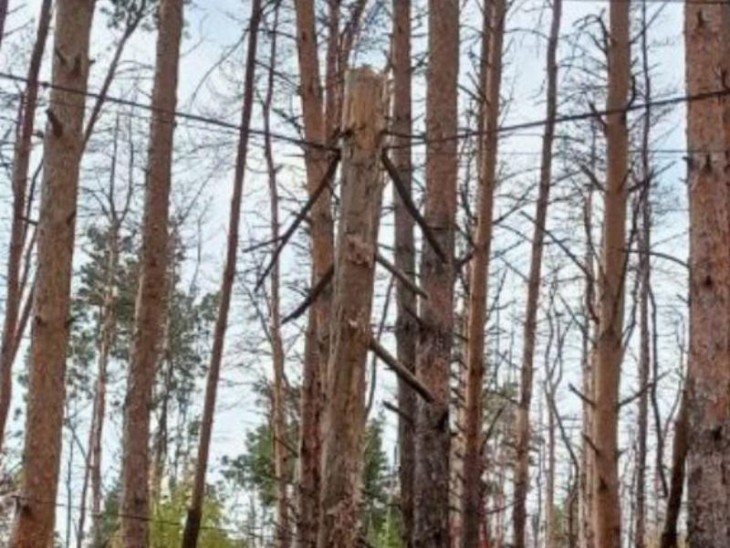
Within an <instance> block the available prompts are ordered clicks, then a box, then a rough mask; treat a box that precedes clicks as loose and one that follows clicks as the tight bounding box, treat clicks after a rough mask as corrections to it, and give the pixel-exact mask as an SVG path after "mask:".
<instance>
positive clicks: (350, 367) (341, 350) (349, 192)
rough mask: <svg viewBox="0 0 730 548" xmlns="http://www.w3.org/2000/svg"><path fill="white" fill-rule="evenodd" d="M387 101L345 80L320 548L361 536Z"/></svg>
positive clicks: (366, 85)
mask: <svg viewBox="0 0 730 548" xmlns="http://www.w3.org/2000/svg"><path fill="white" fill-rule="evenodd" d="M384 94H385V80H384V78H383V77H382V76H381V75H379V74H377V73H375V72H373V71H372V70H370V69H367V68H365V69H357V70H353V71H351V72H349V73H348V76H347V80H346V95H345V103H344V106H343V119H342V127H343V130H344V131H343V136H344V138H343V147H342V148H343V153H342V157H343V165H342V175H343V177H342V217H341V221H340V226H339V230H338V236H337V257H336V262H335V277H334V299H333V309H332V319H333V323H332V340H331V342H332V345H331V350H330V357H329V366H328V369H327V371H328V376H327V391H326V393H327V400H326V401H327V404H326V408H325V413H324V421H323V434H324V445H323V448H322V449H323V450H322V463H323V469H322V477H323V482H322V495H321V509H320V513H321V514H320V515H321V517H322V523H321V527H320V529H319V536H318V541H317V546H318V547H319V548H336V547H341V546H355V545H356V544H357V539H358V537H359V532H360V531H359V527H358V515H359V499H360V496H359V493H360V490H361V487H360V482H361V479H360V474H361V469H362V447H361V445H362V434H363V430H364V426H365V367H366V361H367V351H368V348H369V346H370V339H371V332H370V315H371V309H372V301H373V285H374V280H375V251H376V248H377V237H378V224H379V222H380V205H381V199H382V190H383V178H382V176H381V169H380V155H381V150H382V146H383V137H384V132H385V102H384V101H385V95H384Z"/></svg>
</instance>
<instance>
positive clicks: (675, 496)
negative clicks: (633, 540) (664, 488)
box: [661, 391, 688, 548]
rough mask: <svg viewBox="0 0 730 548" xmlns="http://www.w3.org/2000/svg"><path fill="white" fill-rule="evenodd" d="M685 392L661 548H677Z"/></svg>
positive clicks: (685, 434) (684, 455) (676, 430)
mask: <svg viewBox="0 0 730 548" xmlns="http://www.w3.org/2000/svg"><path fill="white" fill-rule="evenodd" d="M687 438H688V432H687V392H686V391H685V392H683V393H682V402H681V403H680V405H679V415H678V416H677V420H676V422H675V426H674V443H673V447H672V479H671V482H670V484H669V497H668V498H667V514H666V516H665V518H664V531H663V532H662V540H661V548H677V522H678V521H679V513H680V511H681V509H682V491H683V490H684V477H685V475H684V467H685V459H686V458H687V449H688V448H687Z"/></svg>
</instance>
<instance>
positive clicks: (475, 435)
mask: <svg viewBox="0 0 730 548" xmlns="http://www.w3.org/2000/svg"><path fill="white" fill-rule="evenodd" d="M490 7H491V10H492V11H491V13H490V18H489V20H490V22H491V25H490V28H489V29H488V30H487V29H485V31H484V39H488V40H489V46H488V47H486V48H485V49H486V51H488V52H489V62H488V63H487V67H488V68H487V71H486V74H485V77H486V78H485V82H484V84H483V85H484V89H485V90H486V103H485V105H484V111H483V112H484V118H483V120H481V121H480V123H481V127H480V129H481V130H482V131H483V132H484V140H483V145H482V154H481V166H480V174H479V189H478V198H477V200H478V205H477V208H478V209H477V227H476V233H475V234H474V252H473V256H472V262H471V272H470V278H469V281H470V288H469V289H470V291H469V309H468V311H469V324H468V327H467V341H468V343H467V344H468V346H467V352H466V359H467V373H466V375H467V377H466V444H465V450H464V492H463V496H462V501H461V516H462V522H463V525H462V527H463V531H462V538H461V546H463V547H464V548H469V547H471V546H478V544H479V524H480V523H481V520H482V518H483V517H484V512H483V508H482V506H483V500H482V495H483V483H482V472H483V470H482V460H483V459H482V457H483V455H482V446H483V443H482V407H483V401H482V391H483V384H484V354H485V345H484V336H485V325H486V320H487V293H488V286H489V265H490V252H491V246H492V217H493V205H494V189H495V186H496V182H497V180H496V178H497V146H498V134H497V129H498V127H499V111H500V90H501V84H502V44H503V41H504V26H505V19H506V11H507V6H506V2H504V1H503V0H495V2H493V3H491V4H490Z"/></svg>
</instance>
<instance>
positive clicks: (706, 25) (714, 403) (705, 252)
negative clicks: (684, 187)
mask: <svg viewBox="0 0 730 548" xmlns="http://www.w3.org/2000/svg"><path fill="white" fill-rule="evenodd" d="M722 11H723V8H722V7H721V6H720V5H700V4H696V3H692V2H687V3H686V4H685V37H686V40H685V44H686V49H687V51H686V58H687V63H686V71H687V93H689V94H697V93H705V92H712V91H715V90H717V89H722V87H723V85H724V82H723V81H722V80H721V78H720V77H719V75H720V69H721V68H722V67H723V65H724V60H723V59H722V54H723V52H724V47H723V46H724V44H723V40H724V35H725V31H724V29H723V28H722V27H723V24H724V23H725V21H723V14H722ZM722 103H723V101H714V100H709V101H697V102H694V103H690V104H689V105H688V108H687V141H688V148H689V151H690V155H689V163H688V165H689V200H690V357H689V372H688V379H687V413H688V435H689V439H688V443H689V452H688V454H687V478H688V518H689V519H688V535H689V538H688V540H689V544H690V545H691V546H707V547H719V546H729V545H730V528H728V526H727V516H728V515H730V483H728V481H727V478H726V476H725V472H723V471H724V470H727V469H728V467H730V441H729V440H730V414H729V412H728V410H729V409H730V394H729V393H728V390H727V387H728V386H729V385H730V368H728V365H727V364H728V361H730V356H729V350H730V349H729V348H728V342H727V335H726V334H727V329H728V317H729V313H730V302H729V299H730V296H729V295H728V283H729V282H730V255H729V254H728V250H729V249H730V248H729V247H728V228H729V227H728V222H727V211H728V204H729V201H728V192H727V188H726V181H727V172H726V170H727V160H726V157H725V155H724V154H721V153H719V152H716V151H720V150H723V149H724V148H725V147H726V146H727V145H726V142H727V136H725V135H724V134H723V131H722V129H721V128H719V127H718V123H717V120H718V119H722V116H723V114H724V112H723V110H724V108H723V106H724V105H723V104H722Z"/></svg>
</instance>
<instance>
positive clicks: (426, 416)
mask: <svg viewBox="0 0 730 548" xmlns="http://www.w3.org/2000/svg"><path fill="white" fill-rule="evenodd" d="M428 5H429V9H428V18H429V35H428V49H429V55H430V62H429V67H428V74H427V82H428V89H427V93H426V95H427V97H426V130H427V134H428V136H429V144H428V145H427V147H426V211H425V219H426V222H427V223H428V225H429V227H430V228H431V230H432V231H433V233H434V235H435V238H436V239H437V241H438V244H439V246H440V248H441V250H442V251H443V252H444V253H445V254H446V256H445V257H439V254H438V253H437V252H436V250H435V249H434V248H433V247H432V246H430V245H425V246H424V248H423V253H422V255H421V275H422V279H423V289H424V290H425V291H426V293H428V295H429V300H428V301H422V303H421V312H422V314H421V317H422V328H421V331H420V334H419V339H418V357H417V364H416V373H417V375H418V377H419V380H421V381H422V382H423V384H425V385H426V387H428V388H429V389H430V391H431V393H432V394H433V395H434V396H435V397H436V401H435V402H434V403H428V402H424V401H420V400H419V402H418V404H417V410H416V477H415V493H414V502H415V526H414V528H415V530H414V543H415V545H416V546H421V547H424V548H428V547H443V546H448V545H449V445H450V436H451V432H450V429H449V399H450V393H449V369H450V363H451V346H452V343H453V341H452V338H453V331H454V318H453V316H454V312H453V309H454V287H453V285H454V259H453V255H454V227H455V221H456V192H457V188H456V186H457V172H458V165H457V146H456V140H455V139H454V138H453V137H454V136H455V134H456V132H457V127H458V105H457V79H458V73H459V2H458V0H430V1H429V3H428Z"/></svg>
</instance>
